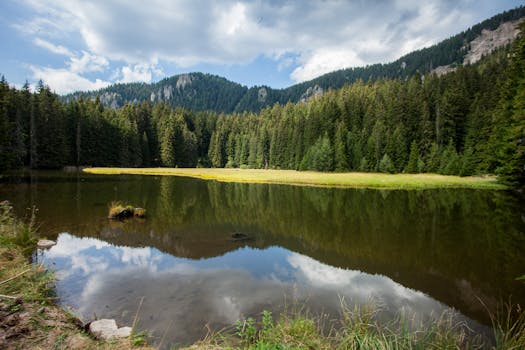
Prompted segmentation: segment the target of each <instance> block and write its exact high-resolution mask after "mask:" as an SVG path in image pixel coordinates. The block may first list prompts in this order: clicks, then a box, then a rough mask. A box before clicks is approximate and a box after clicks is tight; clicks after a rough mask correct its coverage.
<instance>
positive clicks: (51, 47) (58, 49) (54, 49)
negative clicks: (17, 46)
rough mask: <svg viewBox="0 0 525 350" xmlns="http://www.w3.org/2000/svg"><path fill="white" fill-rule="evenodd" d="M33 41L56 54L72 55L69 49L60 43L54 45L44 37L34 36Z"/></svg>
mask: <svg viewBox="0 0 525 350" xmlns="http://www.w3.org/2000/svg"><path fill="white" fill-rule="evenodd" d="M33 43H34V44H35V45H37V46H40V47H42V48H44V49H46V50H48V51H50V52H52V53H54V54H57V55H63V56H72V55H73V53H72V52H71V51H69V49H67V48H66V47H64V46H62V45H55V44H53V43H50V42H49V41H47V40H44V39H40V38H36V39H35V40H33Z"/></svg>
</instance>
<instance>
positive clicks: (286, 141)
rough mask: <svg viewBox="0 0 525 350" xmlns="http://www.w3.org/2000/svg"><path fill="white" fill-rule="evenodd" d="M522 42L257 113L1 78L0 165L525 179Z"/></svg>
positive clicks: (516, 181) (521, 181)
mask: <svg viewBox="0 0 525 350" xmlns="http://www.w3.org/2000/svg"><path fill="white" fill-rule="evenodd" d="M524 62H525V40H524V38H523V37H521V38H520V39H519V40H517V41H516V42H515V44H514V48H513V49H512V50H511V51H509V50H501V51H498V52H496V53H494V54H492V55H490V56H488V57H486V58H484V59H483V60H482V61H481V62H480V63H478V64H476V65H472V66H465V67H459V68H458V69H457V70H456V71H455V72H452V73H449V74H447V75H443V76H436V75H431V74H427V75H424V76H422V75H419V74H414V75H412V76H410V77H408V78H406V79H382V80H377V81H374V82H371V81H368V82H363V81H357V82H356V83H354V84H351V85H346V86H344V87H343V88H341V89H338V90H329V91H328V92H326V93H325V94H324V95H323V96H322V97H320V98H315V99H311V100H310V101H308V102H307V103H295V104H294V103H287V104H285V105H282V104H275V105H273V106H272V107H267V108H264V109H263V110H261V111H260V112H259V113H253V112H244V113H231V114H225V113H215V112H193V111H190V110H187V109H183V108H172V107H171V106H169V105H167V104H165V103H162V102H161V103H158V104H155V105H152V104H151V103H149V102H142V103H126V104H125V105H124V107H122V108H120V109H118V110H117V109H113V108H107V107H104V106H103V104H102V103H101V101H100V99H99V98H96V99H89V98H88V99H83V98H79V99H76V100H71V101H69V102H67V103H63V102H61V101H60V99H59V97H58V96H57V95H55V94H53V93H52V92H51V91H50V89H49V87H47V86H45V85H44V84H43V83H40V84H39V85H38V86H37V87H36V91H35V92H31V91H30V89H29V86H28V85H27V84H26V85H25V86H24V87H23V88H22V89H20V90H18V89H16V88H13V87H10V86H9V84H8V83H7V82H6V81H5V79H2V80H1V82H0V169H12V168H20V167H30V168H59V167H62V166H64V165H93V166H126V167H147V166H166V167H195V166H204V167H209V166H212V167H241V168H243V167H246V168H273V169H297V170H318V171H340V172H344V171H374V172H375V171H380V172H389V173H399V172H406V173H417V172H432V173H441V174H450V175H473V174H498V175H500V178H501V180H502V181H504V182H507V183H510V184H512V185H515V186H523V185H524V184H525V169H524V166H525V141H524V140H525V64H524Z"/></svg>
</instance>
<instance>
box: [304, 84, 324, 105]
mask: <svg viewBox="0 0 525 350" xmlns="http://www.w3.org/2000/svg"><path fill="white" fill-rule="evenodd" d="M323 93H324V91H323V88H322V87H320V86H319V85H317V84H315V85H314V86H310V87H309V88H308V89H306V91H305V92H304V93H303V94H302V95H301V98H300V99H299V102H301V103H306V102H308V101H309V100H310V99H312V98H316V97H320V96H323Z"/></svg>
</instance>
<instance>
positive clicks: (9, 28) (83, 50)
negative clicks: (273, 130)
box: [0, 0, 525, 94]
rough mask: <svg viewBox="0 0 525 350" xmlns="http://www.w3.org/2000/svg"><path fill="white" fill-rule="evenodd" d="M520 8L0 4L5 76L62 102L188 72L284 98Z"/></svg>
mask: <svg viewBox="0 0 525 350" xmlns="http://www.w3.org/2000/svg"><path fill="white" fill-rule="evenodd" d="M524 3H525V2H524V1H523V0H521V1H517V0H499V1H494V0H479V1H475V0H465V1H440V0H429V1H420V0H397V1H386V0H370V1H365V0H356V1H351V0H348V1H342V0H341V1H339V0H324V1H323V0H296V1H277V0H268V1H263V0H254V1H247V0H237V1H234V0H222V1H211V0H209V1H205V0H173V1H163V0H148V1H146V0H144V1H139V0H2V1H0V33H1V34H0V37H1V43H2V49H1V50H0V74H3V75H4V76H5V78H6V79H7V81H8V82H9V83H10V84H12V85H15V86H21V85H22V84H23V83H24V82H25V81H26V80H27V81H29V82H30V83H31V84H34V83H35V82H37V81H38V80H39V79H42V80H44V82H45V83H46V84H48V85H49V86H50V87H51V89H52V90H54V91H56V92H57V93H59V94H65V93H69V92H73V91H76V90H93V89H98V88H102V87H104V86H107V85H109V84H112V83H117V82H133V81H144V82H154V81H158V80H160V79H162V78H164V77H167V76H171V75H174V74H180V73H186V72H195V71H198V72H205V73H212V74H217V75H220V76H224V77H226V78H227V79H230V80H233V81H235V82H239V83H241V84H244V85H247V86H253V85H268V86H271V87H275V88H282V87H287V86H289V85H292V84H294V83H297V82H301V81H305V80H309V79H312V78H314V77H316V76H319V75H322V74H324V73H327V72H330V71H333V70H336V69H341V68H347V67H355V66H362V65H366V64H373V63H378V62H388V61H392V60H395V59H397V58H398V57H400V56H402V55H403V54H406V53H408V52H410V51H413V50H415V49H419V48H422V47H425V46H429V45H432V44H435V43H437V42H439V41H441V40H443V39H445V38H447V37H449V36H451V35H454V34H456V33H458V32H460V31H462V30H465V29H467V28H468V27H470V26H472V25H474V24H476V23H478V22H480V21H482V20H484V19H486V18H489V17H491V16H493V15H495V14H497V13H500V12H502V11H505V10H509V9H512V8H515V7H517V6H520V5H523V4H524Z"/></svg>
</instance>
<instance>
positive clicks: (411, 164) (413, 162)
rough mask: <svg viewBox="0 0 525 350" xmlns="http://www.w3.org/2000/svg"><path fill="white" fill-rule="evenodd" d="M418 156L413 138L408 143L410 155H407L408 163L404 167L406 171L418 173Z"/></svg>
mask: <svg viewBox="0 0 525 350" xmlns="http://www.w3.org/2000/svg"><path fill="white" fill-rule="evenodd" d="M419 160H420V158H419V150H418V147H417V142H416V141H415V140H414V141H412V143H411V144H410V155H409V156H408V164H407V166H406V168H405V172H406V173H418V172H419V167H418V161H419Z"/></svg>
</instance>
